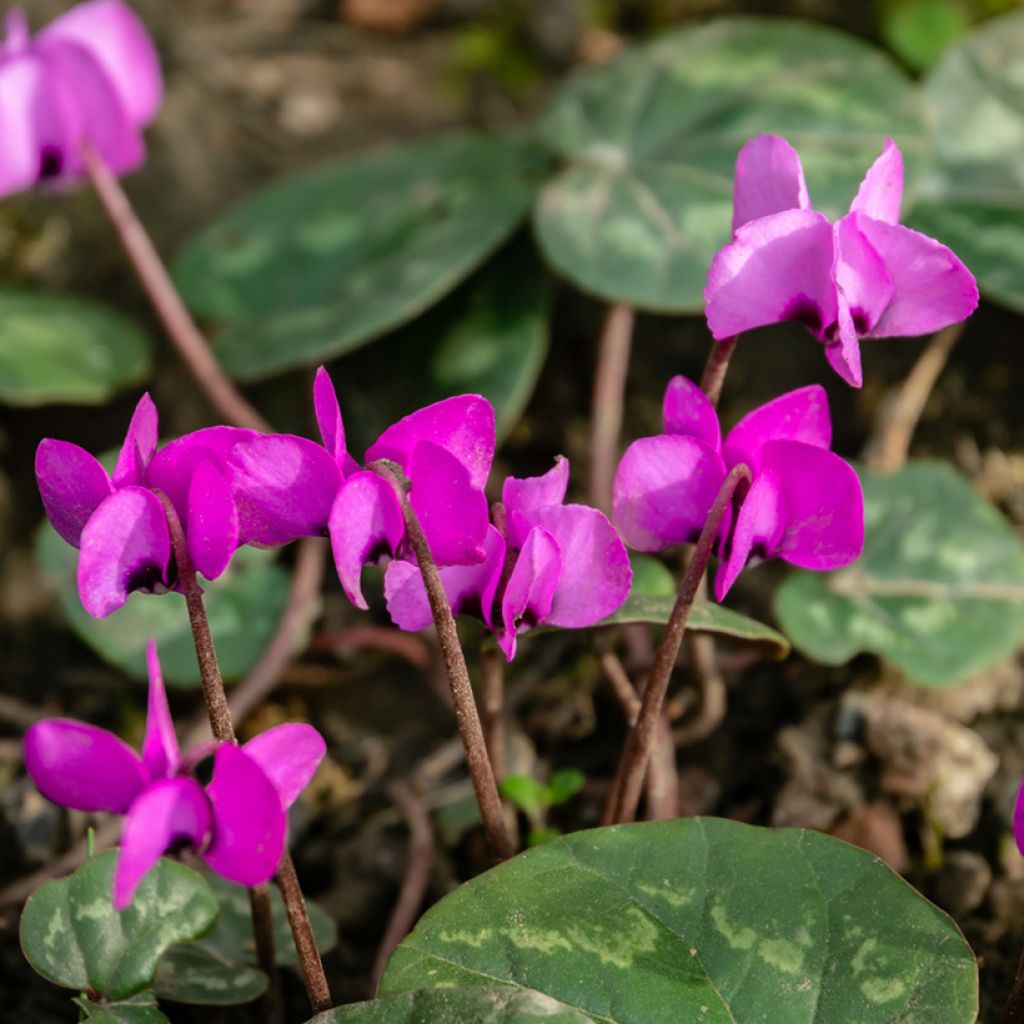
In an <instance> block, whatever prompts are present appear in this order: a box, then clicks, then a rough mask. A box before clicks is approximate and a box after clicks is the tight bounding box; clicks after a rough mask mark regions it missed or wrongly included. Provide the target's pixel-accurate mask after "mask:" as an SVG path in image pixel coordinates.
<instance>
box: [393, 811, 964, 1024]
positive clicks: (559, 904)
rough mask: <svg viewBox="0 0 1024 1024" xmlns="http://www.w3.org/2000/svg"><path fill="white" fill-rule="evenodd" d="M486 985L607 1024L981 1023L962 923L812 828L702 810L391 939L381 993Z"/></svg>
mask: <svg viewBox="0 0 1024 1024" xmlns="http://www.w3.org/2000/svg"><path fill="white" fill-rule="evenodd" d="M481 984H491V985H493V984H510V985H515V986H521V987H522V988H524V989H528V990H536V991H538V992H542V993H544V995H546V996H549V997H551V998H553V999H555V1000H558V1001H560V1002H561V1003H564V1004H565V1005H567V1006H570V1007H573V1008H575V1009H577V1010H578V1011H580V1012H582V1013H583V1014H584V1020H587V1019H592V1020H595V1021H602V1022H605V1024H662V1022H664V1024H677V1022H678V1021H680V1020H695V1021H696V1020H701V1019H703V1021H704V1022H705V1024H747V1022H754V1021H790V1020H811V1019H818V1020H823V1021H828V1022H829V1024H887V1022H890V1021H894V1020H906V1021H911V1020H915V1021H922V1022H923V1021H927V1022H928V1024H972V1022H973V1021H974V1020H975V1016H976V1013H977V968H976V965H975V963H974V959H973V957H972V955H971V951H970V949H969V948H968V946H967V944H966V942H964V939H963V936H962V935H961V934H960V932H959V931H958V930H957V927H956V925H955V924H954V923H953V922H952V921H951V920H950V919H949V918H948V917H947V916H946V915H945V914H943V913H942V912H941V911H939V910H937V909H936V908H935V907H933V906H932V905H931V904H930V903H928V902H927V900H925V899H923V898H922V897H921V896H919V895H918V894H917V893H916V892H915V891H914V890H913V889H912V888H911V887H910V886H909V885H907V884H906V883H905V882H904V881H903V880H902V879H901V878H900V877H899V876H898V875H896V874H895V873H894V872H892V871H891V870H890V869H889V868H887V867H886V866H885V865H884V864H883V863H882V862H881V861H880V860H878V859H877V858H876V857H872V856H871V855H870V854H868V853H865V852H864V851H863V850H859V849H856V848H855V847H852V846H848V845H847V844H846V843H842V842H840V841H839V840H836V839H832V838H831V837H829V836H826V835H822V834H820V833H817V832H811V831H803V830H783V831H772V830H767V829H761V828H754V827H752V826H749V825H741V824H738V823H736V822H731V821H720V820H716V819H701V818H690V819H683V820H678V821H665V822H655V823H648V824H643V825H627V826H618V827H614V828H606V829H598V830H593V831H589V832H578V833H575V834H574V835H570V836H565V837H563V838H561V839H556V840H554V841H552V842H549V843H546V844H545V845H544V846H541V847H539V848H538V849H536V850H530V851H528V852H527V853H524V854H522V855H520V856H518V857H515V858H513V859H512V860H511V861H507V862H506V863H505V864H502V865H500V866H499V867H497V868H494V869H493V870H491V871H489V872H487V873H486V874H484V875H482V876H480V877H479V878H475V879H473V880H472V881H470V882H467V883H466V884H465V885H463V886H462V887H460V888H459V889H457V890H455V892H453V893H451V894H450V895H449V896H447V897H446V898H445V899H443V900H442V901H441V902H440V903H439V904H437V905H436V906H435V907H434V908H433V909H431V910H429V911H428V912H427V913H426V914H425V915H424V917H423V918H422V919H421V921H420V923H419V925H417V927H416V930H415V931H414V932H413V933H412V934H411V935H410V936H409V937H408V938H406V939H405V941H404V942H403V943H402V944H401V945H400V946H399V947H398V949H397V950H396V951H395V953H394V955H393V956H392V958H391V961H390V962H389V964H388V967H387V970H386V972H385V974H384V979H383V981H382V983H381V988H380V991H381V994H382V995H383V996H394V995H395V994H397V993H400V992H411V991H414V990H417V989H423V988H440V989H443V990H446V991H453V990H459V989H462V988H464V987H472V986H477V985H481ZM385 1019H386V1018H385ZM397 1019H398V1020H402V1019H403V1018H401V1017H398V1018H397ZM471 1019H473V1018H469V1017H466V1018H463V1017H457V1016H451V1017H449V1018H446V1020H449V1021H451V1022H453V1024H455V1022H457V1021H461V1020H467V1021H468V1020H471Z"/></svg>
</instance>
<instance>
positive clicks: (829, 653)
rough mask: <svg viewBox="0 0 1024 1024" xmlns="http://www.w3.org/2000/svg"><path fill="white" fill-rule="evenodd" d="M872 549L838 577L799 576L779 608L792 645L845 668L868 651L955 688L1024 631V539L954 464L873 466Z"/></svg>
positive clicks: (864, 477) (869, 481)
mask: <svg viewBox="0 0 1024 1024" xmlns="http://www.w3.org/2000/svg"><path fill="white" fill-rule="evenodd" d="M861 481H862V483H863V485H864V504H865V525H866V530H867V536H866V539H865V544H864V554H863V555H862V556H861V558H860V560H859V561H857V562H856V563H854V564H853V565H852V566H850V567H849V568H847V569H841V570H840V571H839V572H835V573H828V574H826V573H810V572H805V573H794V574H793V575H792V576H790V578H789V579H787V580H786V582H785V583H784V584H783V585H782V586H781V587H780V588H779V590H778V592H777V595H776V602H775V610H776V613H777V615H778V618H779V622H780V623H781V624H782V628H783V629H784V630H785V631H786V633H787V634H788V635H789V637H790V638H791V639H792V641H793V643H794V644H795V645H796V646H797V647H798V648H800V649H801V650H802V651H803V652H804V653H806V654H807V655H809V656H810V657H812V658H815V659H817V660H818V661H822V662H825V663H826V664H830V665H838V664H842V663H843V662H845V661H847V660H849V659H850V658H852V657H853V656H854V655H855V654H857V653H858V652H860V651H872V652H874V653H876V654H880V655H882V656H883V657H886V658H888V659H889V660H890V661H892V662H893V663H894V664H895V665H897V666H898V667H899V668H900V669H901V670H902V671H903V672H905V673H906V675H907V676H908V677H909V678H910V679H912V680H914V681H915V682H918V683H922V684H924V685H926V686H948V685H950V684H952V683H957V682H959V681H961V680H963V679H966V678H967V677H968V676H970V675H972V674H973V673H976V672H979V671H981V670H982V669H983V668H985V667H986V666H987V665H989V664H991V663H992V662H994V661H996V660H998V659H999V658H1002V657H1006V656H1008V655H1010V654H1011V653H1012V652H1013V651H1014V650H1015V649H1016V647H1017V645H1018V644H1019V643H1020V641H1021V638H1022V636H1024V544H1022V542H1021V540H1020V538H1019V537H1018V536H1017V534H1016V531H1015V530H1014V529H1013V528H1012V527H1011V526H1010V524H1009V523H1007V522H1006V520H1005V519H1003V517H1002V516H1001V515H1000V514H999V513H998V512H997V511H996V510H995V509H994V508H992V506H991V505H989V504H988V503H987V502H985V501H984V500H983V499H982V498H980V497H979V496H978V495H977V494H976V493H975V491H974V490H973V488H972V487H971V486H970V484H968V483H967V481H965V480H964V479H963V478H962V477H961V476H960V475H959V474H958V473H956V471H955V470H953V469H952V468H950V467H949V466H947V465H946V464H945V463H940V462H915V463H911V464H910V465H909V466H907V467H906V468H905V469H903V470H901V471H900V472H899V473H895V474H893V475H892V476H879V475H877V474H874V473H868V472H863V473H862V474H861Z"/></svg>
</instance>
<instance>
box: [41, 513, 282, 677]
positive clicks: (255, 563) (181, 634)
mask: <svg viewBox="0 0 1024 1024" xmlns="http://www.w3.org/2000/svg"><path fill="white" fill-rule="evenodd" d="M274 557H275V555H274V553H273V552H270V551H259V550H256V549H255V548H239V550H238V551H237V552H235V556H234V559H233V560H232V562H231V565H230V566H229V567H228V570H227V571H226V572H225V573H224V575H223V576H221V577H220V579H218V580H216V581H215V582H214V583H211V584H209V586H208V588H207V593H206V611H207V614H208V616H209V619H210V628H211V629H212V631H213V635H214V636H215V637H216V638H217V656H218V658H219V660H220V667H221V671H222V672H223V674H224V677H225V679H237V678H238V677H239V676H241V675H244V674H245V672H246V670H247V669H248V668H249V667H250V666H251V665H253V664H254V663H255V661H256V659H257V658H258V657H259V656H260V654H261V653H262V651H263V648H264V646H265V645H266V644H267V642H268V641H269V640H270V637H271V636H272V635H273V633H274V630H275V629H276V628H277V623H278V620H279V619H280V617H281V613H282V611H283V610H284V606H285V604H286V603H287V600H288V591H289V577H288V572H287V571H286V570H285V569H283V568H282V567H281V566H280V565H278V564H277V563H276V562H275V561H274ZM36 561H37V562H38V564H39V567H40V569H41V570H42V573H43V575H44V577H45V578H46V580H47V581H48V582H49V584H50V585H51V586H52V587H53V588H54V590H55V592H56V595H57V600H58V602H59V604H60V607H61V610H62V611H63V613H64V616H65V618H66V619H67V621H68V624H69V625H70V626H71V628H72V630H74V632H75V633H76V634H77V635H78V637H79V638H80V639H82V640H83V641H85V643H87V644H88V645H89V646H90V647H91V648H92V649H93V650H94V651H95V652H96V653H97V654H98V655H99V656H100V657H101V658H103V659H104V661H107V662H109V663H110V664H111V665H114V666H115V667H116V668H119V669H120V670H121V671H122V672H125V673H126V674H128V675H130V676H133V677H135V678H136V679H145V678H146V642H147V640H148V638H149V637H153V638H154V639H155V640H156V642H157V646H158V647H159V650H160V663H161V665H162V666H163V670H164V678H165V680H166V681H167V682H168V683H169V684H171V685H174V686H182V687H194V686H198V685H199V668H198V665H197V662H196V652H195V646H194V645H193V641H192V633H191V630H190V629H189V623H188V615H187V614H186V613H185V606H184V601H183V598H182V597H181V596H180V595H178V594H162V595H159V596H155V595H152V594H132V595H131V596H130V597H129V598H128V601H127V603H126V604H125V606H124V607H123V608H120V609H118V610H117V611H116V612H114V613H113V615H109V616H107V618H105V619H94V618H93V617H92V616H91V615H90V614H89V613H88V612H87V611H86V610H85V609H84V608H83V607H82V602H81V600H80V599H79V596H78V585H77V582H76V579H77V576H76V573H77V565H78V552H77V551H76V550H75V549H74V548H73V547H71V546H70V545H69V544H67V543H65V542H64V541H63V540H61V539H60V537H58V536H57V534H56V532H55V531H54V530H53V528H52V527H51V526H50V525H49V524H45V525H44V526H43V527H42V529H41V530H40V531H39V534H38V536H37V541H36Z"/></svg>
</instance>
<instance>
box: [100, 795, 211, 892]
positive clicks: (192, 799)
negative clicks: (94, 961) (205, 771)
mask: <svg viewBox="0 0 1024 1024" xmlns="http://www.w3.org/2000/svg"><path fill="white" fill-rule="evenodd" d="M210 824H211V818H210V805H209V803H208V802H207V799H206V795H205V794H204V793H203V788H202V786H200V785H199V783H198V782H196V780H195V779H189V778H185V777H183V776H182V777H179V778H176V779H159V780H158V781H156V782H154V783H152V784H151V785H150V786H147V787H146V789H145V790H143V792H142V793H140V794H139V795H138V797H137V798H136V800H135V802H134V803H133V804H132V805H131V807H130V808H129V810H128V815H127V817H126V818H125V820H124V830H123V831H122V832H121V851H120V853H119V855H118V858H117V867H116V868H115V869H114V894H113V895H114V907H115V908H116V909H117V910H124V909H125V908H126V907H127V906H128V905H129V904H130V903H131V901H132V897H133V896H134V895H135V890H136V889H137V888H138V887H139V883H140V882H141V881H142V879H143V878H145V876H146V875H147V874H148V872H149V869H150V868H152V867H153V865H154V864H156V862H157V861H158V860H159V859H160V857H161V855H162V854H163V852H164V851H165V850H166V849H168V848H169V847H170V846H171V845H173V844H174V843H175V842H177V841H180V840H182V839H185V840H187V841H188V842H189V843H191V844H192V846H193V847H195V848H196V849H197V850H200V849H202V847H203V844H204V843H205V842H206V839H207V837H208V836H209V834H210Z"/></svg>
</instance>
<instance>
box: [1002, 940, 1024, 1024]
mask: <svg viewBox="0 0 1024 1024" xmlns="http://www.w3.org/2000/svg"><path fill="white" fill-rule="evenodd" d="M1002 1024H1024V954H1021V958H1020V961H1019V963H1018V964H1017V973H1016V974H1015V975H1014V978H1013V984H1012V985H1011V986H1010V994H1009V996H1008V997H1007V1000H1006V1008H1005V1009H1004V1010H1003V1022H1002Z"/></svg>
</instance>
